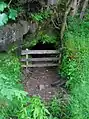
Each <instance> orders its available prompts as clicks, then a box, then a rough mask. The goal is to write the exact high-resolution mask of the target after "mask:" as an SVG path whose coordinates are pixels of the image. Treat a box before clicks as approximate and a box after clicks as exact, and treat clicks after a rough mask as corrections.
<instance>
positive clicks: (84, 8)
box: [80, 0, 89, 19]
mask: <svg viewBox="0 0 89 119" xmlns="http://www.w3.org/2000/svg"><path fill="white" fill-rule="evenodd" d="M88 1H89V0H85V1H84V4H83V7H82V10H81V13H80V19H82V18H83V16H84V12H85V10H86V7H87V5H88Z"/></svg>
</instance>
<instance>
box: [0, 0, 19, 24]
mask: <svg viewBox="0 0 89 119" xmlns="http://www.w3.org/2000/svg"><path fill="white" fill-rule="evenodd" d="M10 4H11V1H10V2H9V3H8V4H7V3H6V2H3V1H2V2H0V26H3V25H4V24H6V23H7V22H8V20H9V19H11V20H15V19H16V17H17V10H15V9H13V8H11V7H10Z"/></svg>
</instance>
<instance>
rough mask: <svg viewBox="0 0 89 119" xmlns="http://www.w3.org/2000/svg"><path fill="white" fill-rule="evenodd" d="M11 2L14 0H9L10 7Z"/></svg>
mask: <svg viewBox="0 0 89 119" xmlns="http://www.w3.org/2000/svg"><path fill="white" fill-rule="evenodd" d="M11 2H12V0H10V1H9V3H8V8H9V6H10V4H11Z"/></svg>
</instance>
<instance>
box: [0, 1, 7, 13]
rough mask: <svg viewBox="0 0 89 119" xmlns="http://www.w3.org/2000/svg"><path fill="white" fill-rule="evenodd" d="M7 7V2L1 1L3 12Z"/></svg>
mask: <svg viewBox="0 0 89 119" xmlns="http://www.w3.org/2000/svg"><path fill="white" fill-rule="evenodd" d="M6 7H7V4H6V3H5V2H0V11H1V12H3V11H4V9H5V8H6Z"/></svg>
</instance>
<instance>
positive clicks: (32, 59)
mask: <svg viewBox="0 0 89 119" xmlns="http://www.w3.org/2000/svg"><path fill="white" fill-rule="evenodd" d="M58 60H59V58H58V57H45V58H28V59H26V58H22V59H21V62H26V61H29V62H30V61H32V62H35V61H39V62H40V61H58Z"/></svg>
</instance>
